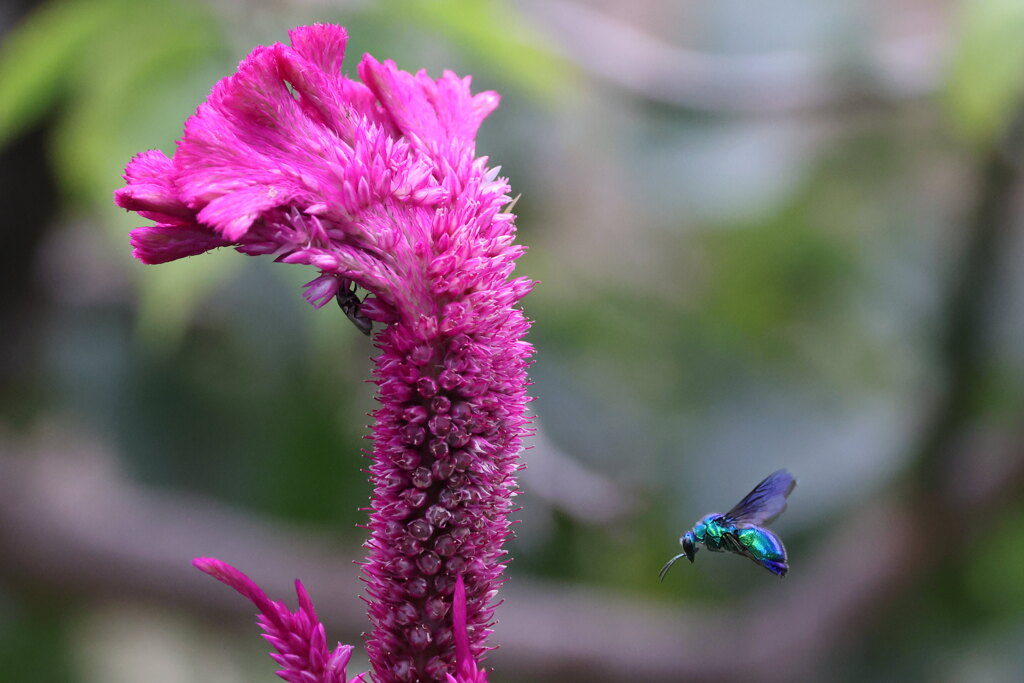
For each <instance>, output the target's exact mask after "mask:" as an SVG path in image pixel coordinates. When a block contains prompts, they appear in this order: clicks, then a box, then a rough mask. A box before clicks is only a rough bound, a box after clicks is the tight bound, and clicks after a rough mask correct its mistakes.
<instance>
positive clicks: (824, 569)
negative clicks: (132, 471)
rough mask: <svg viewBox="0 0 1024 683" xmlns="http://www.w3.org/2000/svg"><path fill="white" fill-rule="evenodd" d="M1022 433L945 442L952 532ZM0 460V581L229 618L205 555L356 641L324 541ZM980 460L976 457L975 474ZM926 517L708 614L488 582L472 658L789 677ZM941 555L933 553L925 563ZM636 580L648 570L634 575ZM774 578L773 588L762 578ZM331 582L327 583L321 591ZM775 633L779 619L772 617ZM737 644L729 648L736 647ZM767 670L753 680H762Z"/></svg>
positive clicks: (706, 675) (675, 676)
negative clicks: (477, 653)
mask: <svg viewBox="0 0 1024 683" xmlns="http://www.w3.org/2000/svg"><path fill="white" fill-rule="evenodd" d="M1022 443H1024V435H1021V439H1018V440H1016V441H1015V442H1013V443H1012V444H1010V443H1004V444H992V443H988V444H985V443H982V442H979V441H974V442H970V443H967V442H961V445H962V446H963V450H962V452H961V454H960V458H959V460H960V462H961V463H962V464H963V465H964V466H963V468H962V469H963V471H964V473H965V476H964V477H959V478H958V479H957V480H956V481H955V482H952V483H951V485H950V488H949V489H948V490H944V491H942V494H943V495H942V496H941V497H940V498H939V501H940V504H941V505H943V506H944V508H945V510H946V512H947V513H948V515H949V516H951V517H952V518H954V519H957V520H959V525H960V526H957V527H954V528H950V529H946V530H944V533H945V534H949V535H953V536H954V537H958V538H959V537H967V538H969V537H970V534H969V533H967V534H966V536H961V535H960V534H961V532H964V531H968V532H969V530H970V529H973V528H976V527H981V526H982V525H983V524H984V523H985V521H986V520H988V519H990V518H991V515H992V513H993V512H994V511H996V510H998V509H1000V507H1001V506H1002V505H1004V504H1005V502H1006V501H1007V500H1008V499H1010V498H1011V497H1012V496H1013V495H1014V494H1016V493H1019V491H1020V490H1021V488H1022V487H1024V459H1022V458H1020V457H1018V456H1019V455H1020V451H1021V449H1022ZM4 450H6V451H7V454H6V455H2V456H0V579H3V580H4V581H5V582H9V583H13V584H14V585H15V586H17V587H19V588H20V589H23V590H37V591H45V592H46V593H47V594H49V595H51V596H57V597H60V598H65V599H66V598H74V597H95V596H100V597H110V598H118V599H124V598H125V597H145V598H148V599H151V600H155V601H159V602H166V603H168V604H172V605H174V606H176V607H185V608H190V609H192V610H195V611H196V612H198V613H201V614H210V613H219V614H221V615H222V616H223V617H225V618H231V619H232V620H234V621H237V620H240V619H246V618H250V617H251V611H252V608H251V606H250V605H249V604H248V603H246V602H245V601H244V600H242V599H240V598H239V597H238V596H237V595H235V594H234V593H233V592H231V591H229V590H226V589H224V588H223V587H222V586H220V585H218V584H217V583H216V582H213V581H210V580H209V579H208V578H207V577H205V576H202V575H201V574H199V572H196V571H194V570H192V569H191V567H190V566H189V564H188V560H189V558H191V557H194V556H197V555H214V556H218V557H221V558H223V559H225V560H227V561H230V562H232V563H235V564H237V565H238V566H239V567H240V568H241V569H243V570H245V571H247V572H249V573H251V574H252V576H253V578H254V579H256V580H257V581H259V582H260V583H261V584H262V585H263V586H264V587H265V588H266V589H267V590H268V592H269V593H270V594H271V595H272V596H273V597H275V598H278V599H281V598H286V599H287V598H288V597H289V596H290V595H291V593H292V585H291V581H292V579H293V578H295V577H301V578H302V579H303V582H304V583H305V584H306V585H307V586H308V587H309V589H310V591H311V593H312V594H313V597H314V599H315V601H316V604H317V609H318V611H319V612H320V614H321V616H322V617H323V618H324V621H325V622H326V623H327V626H328V629H329V635H330V637H331V638H337V639H341V640H342V641H345V642H357V641H358V638H359V634H360V633H361V632H362V631H363V630H365V627H366V617H365V614H364V613H363V609H362V605H361V603H360V601H359V600H357V599H356V595H355V593H356V587H357V586H358V585H359V583H358V580H357V569H356V568H355V566H354V565H353V564H352V561H353V560H355V559H357V558H356V556H355V555H350V554H348V553H346V552H343V551H340V550H339V549H337V548H336V547H334V546H332V544H331V543H330V541H329V539H328V538H327V536H326V535H323V534H314V533H311V532H310V531H308V530H302V529H297V528H289V527H287V526H284V525H281V524H274V523H269V522H266V521H262V522H257V521H253V520H252V519H250V518H249V517H247V516H245V515H243V514H241V513H238V512H235V511H232V510H229V509H226V508H224V507H222V506H219V505H216V504H214V503H211V502H209V501H205V500H202V499H199V498H195V497H191V496H183V495H180V494H170V493H162V492H156V491H152V490H146V489H143V488H140V487H138V486H136V485H132V484H130V483H129V482H127V481H124V480H123V479H120V478H119V477H118V476H117V475H116V471H115V470H114V469H113V468H112V467H110V466H109V465H110V462H111V459H110V458H109V457H104V456H103V455H102V453H101V452H100V451H99V450H98V449H89V448H88V447H83V446H82V445H81V444H77V445H75V446H67V445H65V447H63V448H60V449H59V450H53V449H52V447H44V448H42V449H34V450H33V451H32V452H21V453H19V454H17V455H14V454H12V453H11V451H12V449H11V448H6V449H4ZM979 458H983V459H984V460H985V462H986V463H987V466H985V467H981V468H979V467H977V466H976V465H977V463H978V459H979ZM933 512H934V509H932V508H927V509H924V510H921V509H917V508H913V507H911V506H908V505H906V504H900V503H899V502H897V501H890V502H888V503H880V504H878V505H875V506H872V507H870V508H869V509H866V510H865V511H863V512H862V513H860V514H859V515H857V516H856V517H855V518H854V519H852V520H851V521H850V522H849V523H848V524H846V525H844V526H843V528H841V529H840V530H838V531H837V532H835V533H834V534H832V535H831V537H830V538H831V540H830V542H829V543H828V544H826V545H825V546H824V547H823V548H821V551H820V552H819V553H818V555H817V557H816V558H815V559H812V560H811V561H807V562H804V563H802V566H801V567H800V571H799V572H797V571H794V572H793V573H792V574H791V575H790V576H789V577H787V579H786V581H785V582H784V583H783V584H781V585H780V586H778V588H774V587H773V590H772V591H771V595H770V596H764V597H761V598H757V599H755V600H753V601H752V602H749V603H747V604H743V605H740V606H738V607H735V608H732V609H729V610H727V611H723V610H708V609H692V608H689V609H684V608H678V607H676V606H672V605H665V604H664V602H657V603H655V602H651V601H644V600H639V599H636V598H634V597H627V596H624V595H615V594H611V593H609V592H607V591H598V590H595V589H586V588H580V587H575V586H571V585H553V584H545V583H541V582H536V581H527V580H523V579H516V578H514V579H513V580H512V581H510V582H509V585H508V586H507V587H506V589H505V590H503V593H502V597H503V598H504V600H505V603H504V604H503V605H502V608H501V610H500V611H499V617H500V622H499V623H498V624H497V626H496V630H497V634H496V642H499V643H501V647H500V648H499V649H498V650H497V651H495V652H494V653H492V656H491V659H490V664H491V665H493V666H494V667H495V668H496V669H498V670H499V671H501V672H502V674H503V675H505V676H509V677H511V678H520V679H525V680H531V681H548V680H550V681H556V680H557V681H568V680H587V681H593V682H595V683H597V682H600V681H621V680H642V681H650V682H657V681H679V680H739V679H741V678H744V677H747V676H750V675H751V674H752V672H755V671H760V672H761V673H760V674H759V680H806V676H807V673H808V672H813V671H815V670H816V668H817V667H819V666H821V665H822V664H823V661H822V659H823V657H824V656H825V655H826V653H829V654H831V653H832V652H834V650H835V648H836V646H837V644H841V643H850V642H855V640H856V637H855V633H856V632H857V631H858V629H863V628H864V627H865V626H866V625H867V624H870V623H872V617H874V616H875V615H876V614H877V613H878V612H879V611H880V610H884V609H885V608H887V607H888V606H889V605H891V604H892V602H893V599H894V598H895V597H897V595H898V594H899V593H900V592H901V591H902V590H903V589H904V588H905V587H906V586H907V585H908V584H909V583H910V582H911V581H913V580H914V579H915V577H916V576H917V575H918V572H919V570H920V569H921V568H922V566H924V565H925V564H926V563H929V562H937V561H938V560H940V558H936V557H933V556H932V555H931V554H930V553H929V552H927V551H926V549H925V548H924V547H923V543H924V541H925V539H928V538H933V537H934V536H931V535H922V534H923V532H924V531H925V530H927V528H928V526H927V525H928V524H929V519H930V517H929V515H931V514H932V513H933ZM941 560H942V561H943V562H949V557H948V553H947V554H944V557H943V558H941ZM650 580H651V581H654V573H653V569H652V574H651V577H650ZM775 585H778V584H775ZM339 587H340V588H339ZM780 625H784V627H780ZM737 642H742V643H744V644H745V645H744V647H742V648H737V647H735V644H736V643H737ZM766 671H768V672H771V674H765V673H764V672H766Z"/></svg>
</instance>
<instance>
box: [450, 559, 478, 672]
mask: <svg viewBox="0 0 1024 683" xmlns="http://www.w3.org/2000/svg"><path fill="white" fill-rule="evenodd" d="M452 629H453V631H454V633H455V663H456V664H455V675H454V676H453V675H451V674H447V679H448V683H487V673H486V672H485V671H481V670H480V669H479V668H477V665H476V660H475V659H474V658H473V651H472V650H471V649H470V647H469V634H468V633H467V631H466V584H465V582H464V581H463V580H462V576H459V578H458V579H456V581H455V600H454V601H453V603H452Z"/></svg>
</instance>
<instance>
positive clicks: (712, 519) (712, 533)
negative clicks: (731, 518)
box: [693, 512, 736, 553]
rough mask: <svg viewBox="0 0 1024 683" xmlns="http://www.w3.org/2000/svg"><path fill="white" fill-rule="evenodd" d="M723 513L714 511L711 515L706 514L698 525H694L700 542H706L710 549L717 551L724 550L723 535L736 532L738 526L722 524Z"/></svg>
mask: <svg viewBox="0 0 1024 683" xmlns="http://www.w3.org/2000/svg"><path fill="white" fill-rule="evenodd" d="M721 522H722V515H720V514H719V513H717V512H714V513H712V514H710V515H705V516H704V517H703V518H702V519H701V520H700V521H699V522H697V524H696V526H694V527H693V535H694V537H695V538H696V539H697V540H698V541H699V542H700V543H703V544H704V547H706V548H707V549H708V550H711V551H713V552H716V553H720V552H722V550H723V548H722V536H723V535H725V534H735V533H736V527H734V526H733V525H731V524H722V523H721Z"/></svg>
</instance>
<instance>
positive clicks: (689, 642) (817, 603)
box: [0, 0, 1024, 683]
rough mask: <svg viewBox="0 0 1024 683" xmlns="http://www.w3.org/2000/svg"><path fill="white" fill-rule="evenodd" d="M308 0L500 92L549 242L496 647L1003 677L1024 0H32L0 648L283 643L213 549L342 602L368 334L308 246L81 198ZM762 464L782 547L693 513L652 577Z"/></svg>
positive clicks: (354, 631)
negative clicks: (200, 246) (206, 249)
mask: <svg viewBox="0 0 1024 683" xmlns="http://www.w3.org/2000/svg"><path fill="white" fill-rule="evenodd" d="M313 21H330V22H337V23H340V24H343V25H345V26H346V27H347V28H348V29H349V33H350V43H349V58H348V62H347V63H348V71H349V73H354V70H355V64H356V63H357V61H358V59H359V57H360V55H361V54H362V53H364V52H370V53H372V54H374V55H375V56H376V57H377V58H380V59H383V58H392V59H394V60H396V61H397V62H398V64H399V65H400V66H401V67H403V68H405V69H409V70H416V69H419V68H421V67H423V68H427V69H428V71H429V72H430V73H431V74H434V75H439V74H440V72H441V70H442V69H444V68H451V69H453V70H455V71H456V72H458V73H462V74H472V75H473V79H474V81H473V82H474V88H475V89H477V90H482V89H494V90H498V91H500V92H501V93H502V96H503V99H502V105H501V107H500V108H499V110H498V111H497V112H496V113H495V114H493V115H492V116H491V117H490V118H489V119H488V120H487V121H486V122H485V124H484V126H483V128H482V131H481V135H480V140H479V147H478V149H479V151H480V152H481V153H482V154H486V155H489V156H490V158H491V159H492V160H493V162H494V163H497V164H500V165H501V166H502V171H503V174H507V175H508V176H509V178H510V179H511V183H512V186H513V191H514V193H522V196H521V198H520V199H519V202H518V204H517V205H516V207H515V211H516V212H517V213H518V214H519V221H518V224H519V228H520V235H521V239H522V241H523V242H524V243H526V244H528V245H529V246H530V251H529V253H528V254H527V255H526V256H525V257H524V258H523V259H522V260H521V262H520V268H519V272H520V273H521V274H524V275H527V276H529V277H532V278H535V279H537V280H539V281H540V283H541V284H540V285H539V286H538V287H537V288H536V290H535V292H534V293H533V294H531V295H530V296H529V297H528V299H527V300H526V303H525V305H526V310H527V312H528V314H529V316H530V317H531V318H532V319H533V320H534V321H535V325H534V328H533V331H532V332H531V334H530V339H531V340H532V342H533V343H534V344H535V345H536V348H537V354H536V363H535V365H534V366H533V368H532V373H531V374H532V378H533V381H534V382H535V385H534V386H533V391H532V393H533V395H534V396H535V397H536V398H537V400H536V401H535V403H534V404H533V409H534V410H535V412H536V415H537V423H536V424H537V426H538V435H537V437H536V439H534V441H533V447H532V448H531V449H530V450H528V451H527V452H526V453H525V456H524V457H525V460H526V462H527V463H528V466H529V468H528V469H527V470H526V471H525V472H524V473H523V475H522V479H521V483H522V495H521V498H520V500H521V502H522V506H523V509H522V511H521V512H520V513H519V518H520V519H521V520H522V524H520V525H518V527H517V537H516V538H515V540H514V541H512V543H511V544H510V550H511V553H512V555H513V557H514V561H513V562H512V563H511V565H510V566H509V569H508V577H509V579H510V580H509V582H508V583H507V585H506V587H505V590H504V592H503V597H504V598H505V599H506V602H505V604H504V605H503V606H502V607H501V608H499V611H498V616H499V619H500V621H499V623H498V624H497V626H496V629H497V633H496V635H495V639H494V640H495V643H499V644H501V648H500V649H498V650H497V651H495V652H493V653H492V655H491V657H490V660H489V663H490V664H491V665H493V666H494V667H495V669H496V670H495V672H494V674H493V675H492V677H491V680H492V681H494V682H496V683H503V682H512V681H516V682H518V681H538V682H544V681H596V682H600V681H654V682H657V681H695V680H700V681H713V680H722V681H732V680H753V679H755V678H756V680H786V681H803V680H817V681H823V680H829V681H907V680H922V681H923V680H928V681H993V682H999V681H1019V680H1021V679H1022V678H1024V650H1022V649H1021V647H1020V643H1021V642H1024V580H1022V579H1024V496H1022V493H1024V457H1022V455H1024V422H1022V417H1024V181H1022V173H1021V172H1022V164H1024V139H1022V136H1021V131H1022V130H1024V125H1022V121H1024V115H1022V112H1024V98H1022V95H1024V39H1022V38H1021V36H1024V3H1021V2H1019V1H1018V0H963V1H953V0H873V1H867V2H865V1H864V0H816V1H814V2H808V1H801V0H761V1H759V2H748V1H745V0H716V1H715V2H702V1H700V0H643V1H639V2H629V3H626V2H614V1H612V0H604V1H589V2H586V1H584V0H530V1H527V0H520V1H516V2H513V1H508V2H503V1H500V0H479V1H475V0H443V1H440V0H439V1H437V2H414V1H412V0H408V1H388V2H355V1H349V2H345V1H340V0H339V1H331V2H328V1H326V0H284V1H273V2H272V1H268V0H262V1H249V2H245V1H240V0H208V1H207V2H198V1H195V2H186V1H183V0H181V1H167V0H50V1H49V2H45V3H40V4H36V3H31V2H26V1H24V0H22V1H21V2H12V1H9V2H7V3H6V4H5V5H4V7H3V10H2V12H0V30H2V41H3V42H2V45H0V159H2V163H0V174H2V175H0V178H2V180H0V202H2V211H0V216H2V218H0V220H2V226H3V227H2V233H0V235H2V240H3V248H2V249H0V282H2V296H0V661H3V662H4V664H3V666H0V681H12V682H14V681H17V682H22V681H32V682H33V683H47V682H51V681H52V682H61V683H65V682H66V683H94V682H95V683H99V682H101V681H102V682H103V683H121V682H124V683H137V682H139V681H147V682H150V683H165V682H166V683H180V682H183V681H204V682H208V683H236V682H239V683H241V682H253V681H267V682H269V681H273V680H277V679H276V678H275V677H274V675H273V668H274V667H273V663H272V662H271V661H270V660H269V658H267V657H266V655H265V654H264V652H265V647H264V645H263V644H262V641H261V639H260V638H259V637H258V635H257V629H256V627H255V625H254V624H253V618H252V608H251V606H249V605H248V603H246V602H245V601H244V600H242V599H241V598H240V597H239V596H237V595H235V594H234V593H233V592H232V591H230V590H229V589H227V588H226V587H224V586H221V585H219V584H216V583H215V582H214V581H212V580H211V579H209V578H208V577H206V576H204V575H201V574H200V573H199V572H196V571H195V570H193V569H191V567H190V566H189V561H190V559H191V558H192V557H195V556H201V555H215V556H217V557H220V558H222V559H224V560H227V561H229V562H232V563H234V564H235V565H237V566H238V567H240V568H241V569H243V570H245V571H247V572H248V573H249V574H250V575H251V576H253V578H255V579H256V580H257V581H259V582H260V583H261V584H262V585H263V586H264V587H266V588H267V589H268V591H269V592H270V593H271V594H272V595H273V596H274V597H277V598H279V599H280V598H287V597H289V595H290V594H291V581H292V580H293V579H294V578H296V577H301V578H302V579H303V581H304V582H305V584H306V585H307V586H308V588H309V589H310V591H311V593H312V595H313V597H314V600H315V602H316V603H317V604H318V606H319V609H320V612H321V616H322V617H323V618H324V620H325V622H326V623H327V625H328V629H329V630H328V635H329V638H330V639H331V640H332V641H333V640H341V641H343V642H351V643H356V644H358V642H359V640H360V634H361V633H362V631H363V630H364V629H365V627H366V621H365V615H364V613H363V610H362V603H361V602H360V600H359V599H358V597H357V596H358V595H359V593H360V590H361V584H360V582H359V580H358V572H357V568H356V567H355V566H354V565H353V564H352V561H353V560H358V559H359V558H360V557H362V549H361V547H360V545H361V543H362V540H363V537H364V534H363V532H362V530H360V529H359V528H357V527H356V525H357V524H359V523H361V522H362V521H364V520H365V513H364V512H362V511H360V508H361V507H363V506H365V505H366V504H367V500H368V495H369V486H368V484H367V482H366V477H365V474H364V473H363V472H362V468H363V467H365V461H364V460H363V459H362V458H361V452H360V451H361V448H363V447H364V446H365V445H366V442H365V441H363V438H364V436H365V435H366V433H367V429H366V426H365V425H366V424H367V422H368V418H367V416H366V414H367V413H368V412H369V411H370V410H372V408H373V399H372V395H373V394H372V386H371V385H368V384H367V383H366V382H365V380H366V379H367V378H368V377H369V373H370V363H369V360H368V359H369V357H370V356H371V354H372V353H373V348H372V346H371V343H370V342H369V340H368V339H367V338H365V337H363V336H362V335H360V334H359V333H358V332H357V331H356V330H355V329H354V327H353V326H352V325H351V324H349V323H348V321H347V320H346V319H345V318H344V316H343V315H341V314H340V312H339V311H338V310H337V309H336V308H331V307H327V308H324V309H323V310H320V311H316V310H314V309H312V308H311V307H310V306H309V305H308V304H306V303H305V301H304V300H303V299H302V297H301V294H300V288H299V285H300V283H302V282H305V281H306V280H308V279H309V278H310V277H312V276H311V274H310V273H309V272H306V271H305V270H303V269H300V268H295V267H291V266H289V267H285V266H281V265H275V264H272V263H271V262H270V260H269V259H254V258H243V257H242V256H240V255H237V254H235V253H234V252H230V251H229V252H225V253H218V254H211V255H205V256H203V257H201V258H194V259H188V260H187V261H185V262H179V263H172V264H168V265H163V266H159V267H144V266H142V265H140V264H138V263H135V262H133V261H132V259H131V255H130V248H129V245H128V242H127V231H128V230H129V229H130V228H132V227H134V226H135V225H137V224H138V223H137V222H136V221H137V219H136V218H135V217H133V216H130V215H128V214H126V213H125V212H123V211H120V210H118V209H116V208H115V207H114V205H113V203H112V201H111V194H112V192H113V190H114V189H115V188H117V187H118V186H119V185H120V184H121V179H120V173H121V172H122V169H123V168H124V165H125V164H126V162H127V161H128V160H129V159H130V157H131V156H132V155H133V154H135V153H136V152H138V151H141V150H144V149H148V148H153V147H159V148H161V149H163V150H165V151H167V152H170V151H172V150H173V143H174V140H175V139H176V138H177V137H178V136H180V134H181V129H182V122H183V121H184V120H185V118H186V117H188V116H189V115H190V114H191V113H192V112H193V111H194V108H195V106H196V105H197V104H198V103H199V102H201V101H202V99H203V98H204V97H205V96H206V94H207V93H208V92H209V89H210V87H211V86H212V84H213V83H214V82H215V81H216V80H217V79H219V78H221V77H223V76H225V75H227V74H229V73H231V72H232V71H233V69H234V67H235V65H236V64H237V63H238V61H239V60H240V59H241V58H242V57H243V56H244V55H245V54H246V53H247V52H248V51H249V50H250V49H251V48H252V47H253V46H255V45H257V44H268V43H270V42H273V41H277V40H286V31H287V29H288V28H290V27H292V26H294V25H297V24H302V23H308V22H313ZM779 467H786V468H788V469H790V470H791V471H792V472H793V473H794V474H795V475H796V476H797V478H798V479H799V486H798V487H797V489H796V491H795V493H794V494H793V496H792V497H791V498H790V506H789V510H788V511H787V512H786V514H785V515H783V516H782V517H781V518H780V519H779V520H778V521H777V522H776V523H775V524H774V525H773V526H774V528H775V529H776V530H777V531H778V532H779V533H780V534H781V535H782V537H783V538H784V539H785V541H786V543H787V546H788V548H789V552H790V557H791V564H792V571H791V572H790V575H789V576H787V577H786V578H785V579H784V580H782V581H779V580H778V579H776V578H775V577H773V576H772V575H770V574H769V573H767V572H765V571H763V570H760V569H758V568H757V567H755V566H754V565H753V564H751V563H749V562H747V561H745V560H742V559H740V558H736V557H729V556H720V555H710V554H709V553H706V552H705V553H701V554H700V555H699V556H698V560H697V562H696V563H695V564H694V565H693V566H691V565H689V564H688V563H685V562H684V563H682V564H680V565H677V566H676V568H675V569H674V570H673V572H672V573H671V574H670V575H669V576H668V579H667V580H666V581H665V582H664V583H659V582H658V579H657V572H658V569H659V567H660V566H661V565H662V563H663V562H664V561H665V560H666V559H668V558H669V557H670V556H671V555H673V554H675V553H676V552H678V545H677V539H678V537H679V535H680V534H681V533H682V532H683V531H685V530H686V529H688V528H689V526H690V525H691V524H692V523H693V521H694V520H695V519H696V518H697V517H699V516H700V515H702V514H704V513H706V512H710V511H714V510H718V511H723V510H724V509H727V508H728V507H730V506H731V505H732V504H733V503H735V502H736V501H737V500H738V499H739V498H740V497H741V496H742V495H743V494H744V493H746V492H747V491H748V490H749V489H750V487H752V486H753V485H754V484H755V483H756V482H757V481H759V480H760V479H761V478H762V477H764V476H765V475H767V474H768V473H769V472H771V471H773V470H775V469H777V468H779ZM361 657H362V655H357V660H358V661H356V662H355V666H356V667H357V668H356V670H357V671H358V670H362V669H363V668H365V660H364V659H360V658H361ZM350 671H351V670H350Z"/></svg>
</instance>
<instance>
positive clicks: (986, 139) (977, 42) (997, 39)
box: [946, 0, 1024, 145]
mask: <svg viewBox="0 0 1024 683" xmlns="http://www.w3.org/2000/svg"><path fill="white" fill-rule="evenodd" d="M959 25H960V28H961V33H960V37H959V44H958V46H957V49H956V53H955V55H954V58H953V62H952V68H951V71H950V75H949V83H948V88H947V98H946V99H947V106H948V107H949V110H950V112H951V114H952V116H953V119H954V120H955V122H956V124H957V126H958V127H959V128H960V129H961V132H962V133H963V135H964V136H965V137H967V138H968V139H969V140H971V141H972V142H975V143H977V144H980V145H988V144H991V143H992V142H993V141H994V140H995V139H997V138H998V137H999V135H1000V133H1001V132H1002V130H1003V129H1004V128H1005V127H1006V125H1007V123H1008V118H1009V117H1010V116H1011V115H1012V113H1013V110H1014V108H1015V107H1016V106H1017V105H1018V104H1019V102H1020V100H1021V97H1022V95H1024V38H1022V36H1024V2H1020V0H973V2H968V3H966V4H965V5H964V6H963V10H962V15H961V21H960V22H959Z"/></svg>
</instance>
